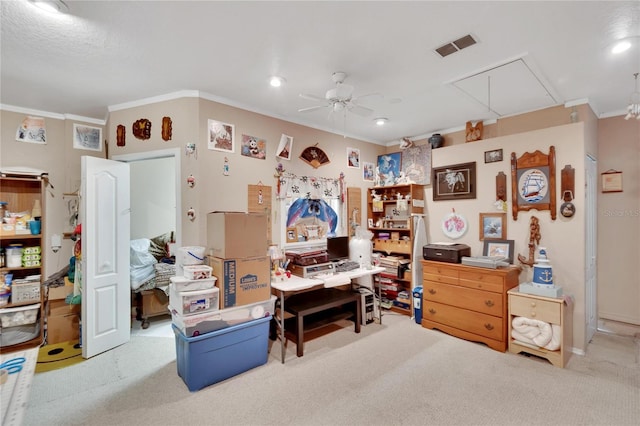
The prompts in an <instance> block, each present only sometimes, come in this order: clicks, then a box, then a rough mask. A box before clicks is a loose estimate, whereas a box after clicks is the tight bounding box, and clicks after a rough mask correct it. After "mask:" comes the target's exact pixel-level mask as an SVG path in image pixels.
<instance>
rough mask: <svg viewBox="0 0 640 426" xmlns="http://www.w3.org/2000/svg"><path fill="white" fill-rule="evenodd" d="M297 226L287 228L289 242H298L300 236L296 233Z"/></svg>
mask: <svg viewBox="0 0 640 426" xmlns="http://www.w3.org/2000/svg"><path fill="white" fill-rule="evenodd" d="M296 233H297V232H296V227H295V226H292V227H289V228H287V242H288V243H295V242H298V236H297V235H296Z"/></svg>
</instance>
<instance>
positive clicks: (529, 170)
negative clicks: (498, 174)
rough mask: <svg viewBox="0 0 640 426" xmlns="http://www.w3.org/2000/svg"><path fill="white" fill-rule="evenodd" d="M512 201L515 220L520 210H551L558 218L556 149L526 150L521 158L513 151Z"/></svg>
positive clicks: (552, 214)
mask: <svg viewBox="0 0 640 426" xmlns="http://www.w3.org/2000/svg"><path fill="white" fill-rule="evenodd" d="M511 198H512V200H511V203H512V210H513V220H518V211H529V210H534V209H535V210H549V211H550V212H551V219H552V220H555V219H556V150H555V147H554V146H553V145H552V146H551V147H549V154H543V153H542V152H540V151H535V152H534V153H530V152H525V153H524V154H522V156H521V157H520V158H516V153H515V152H512V153H511Z"/></svg>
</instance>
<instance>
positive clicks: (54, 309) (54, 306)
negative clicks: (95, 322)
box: [47, 299, 82, 317]
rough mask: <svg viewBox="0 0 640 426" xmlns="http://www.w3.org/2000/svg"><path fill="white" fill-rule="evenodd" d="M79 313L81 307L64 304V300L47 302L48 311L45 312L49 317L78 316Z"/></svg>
mask: <svg viewBox="0 0 640 426" xmlns="http://www.w3.org/2000/svg"><path fill="white" fill-rule="evenodd" d="M81 311H82V305H69V304H67V303H65V301H64V299H59V300H49V310H48V312H47V315H48V316H50V317H52V316H57V315H68V314H77V315H79V314H80V312H81Z"/></svg>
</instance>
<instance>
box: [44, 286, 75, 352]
mask: <svg viewBox="0 0 640 426" xmlns="http://www.w3.org/2000/svg"><path fill="white" fill-rule="evenodd" d="M64 284H65V285H64V286H59V287H50V288H49V295H48V297H47V300H48V309H47V344H48V345H54V344H56V343H63V342H70V341H73V340H78V338H79V332H80V314H81V305H71V304H68V303H67V302H66V300H65V299H66V298H67V296H68V295H70V294H73V283H72V282H71V281H69V278H67V277H65V278H64Z"/></svg>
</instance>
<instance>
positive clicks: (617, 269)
mask: <svg viewBox="0 0 640 426" xmlns="http://www.w3.org/2000/svg"><path fill="white" fill-rule="evenodd" d="M598 140H599V145H598V172H599V173H602V172H605V171H607V170H609V169H614V170H619V171H622V172H623V173H622V186H623V192H614V193H602V192H601V191H600V190H599V191H598V219H597V220H598V248H599V249H598V262H597V268H598V315H599V316H600V317H601V318H606V319H612V320H616V321H623V322H627V323H632V324H640V280H639V279H638V265H640V121H638V120H629V121H627V120H624V119H623V117H622V116H620V117H612V118H606V119H602V120H599V128H598Z"/></svg>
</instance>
